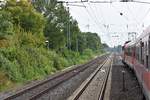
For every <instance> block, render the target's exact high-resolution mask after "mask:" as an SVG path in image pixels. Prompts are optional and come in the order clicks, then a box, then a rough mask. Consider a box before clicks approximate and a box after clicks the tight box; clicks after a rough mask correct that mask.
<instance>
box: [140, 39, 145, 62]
mask: <svg viewBox="0 0 150 100" xmlns="http://www.w3.org/2000/svg"><path fill="white" fill-rule="evenodd" d="M143 46H144V42H142V41H141V42H140V49H141V55H140V58H141V63H142V64H144V59H143V51H144V50H143Z"/></svg>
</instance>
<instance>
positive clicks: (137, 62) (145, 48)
mask: <svg viewBox="0 0 150 100" xmlns="http://www.w3.org/2000/svg"><path fill="white" fill-rule="evenodd" d="M122 60H123V62H124V63H126V64H127V65H128V66H129V67H130V68H131V69H132V70H133V71H134V72H135V74H136V77H137V79H138V82H139V84H140V86H141V87H142V90H143V94H144V95H145V98H146V100H150V27H148V28H147V29H146V30H144V31H143V33H142V35H140V37H138V38H137V39H136V40H134V41H127V42H126V43H125V44H124V46H123V57H122Z"/></svg>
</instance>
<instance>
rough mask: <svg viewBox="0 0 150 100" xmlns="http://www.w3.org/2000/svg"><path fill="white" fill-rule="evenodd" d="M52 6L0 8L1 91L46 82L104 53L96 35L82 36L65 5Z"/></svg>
mask: <svg viewBox="0 0 150 100" xmlns="http://www.w3.org/2000/svg"><path fill="white" fill-rule="evenodd" d="M49 2H51V3H47V2H45V0H36V2H34V3H31V2H28V0H20V1H18V2H16V0H7V2H6V4H5V5H2V6H1V7H0V8H1V9H0V80H1V81H0V90H5V89H6V88H8V87H10V86H14V85H15V84H17V83H24V82H27V81H30V80H35V79H40V78H43V77H44V76H46V75H49V74H52V73H54V72H56V71H58V70H61V69H63V68H65V67H68V66H71V65H75V64H80V63H84V62H86V61H88V60H89V59H91V58H92V57H94V55H96V54H101V53H103V46H102V44H101V40H100V37H99V36H98V35H97V34H96V33H90V32H87V33H85V32H81V31H80V29H79V27H78V23H77V21H76V20H74V19H73V18H72V17H71V16H70V14H69V12H68V11H67V10H66V9H65V7H64V6H63V5H62V4H58V3H57V1H56V0H50V1H49ZM68 19H69V20H68ZM68 23H70V30H71V36H70V39H71V40H70V41H69V42H70V47H69V46H68V38H67V36H66V33H67V30H68V26H67V25H68ZM45 41H49V43H48V42H47V43H45Z"/></svg>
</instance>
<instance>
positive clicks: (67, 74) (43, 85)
mask: <svg viewBox="0 0 150 100" xmlns="http://www.w3.org/2000/svg"><path fill="white" fill-rule="evenodd" d="M107 56H108V55H103V56H101V57H97V58H96V59H94V60H91V61H90V62H88V63H86V64H84V65H79V66H76V67H74V68H71V69H69V70H64V71H62V72H59V73H57V74H54V75H52V76H51V77H49V78H47V79H45V80H42V81H40V82H37V83H35V84H34V85H31V86H30V85H28V86H26V87H25V88H23V89H21V90H19V91H16V92H15V93H12V94H9V95H6V96H3V97H0V99H2V100H36V99H38V98H40V97H41V96H43V95H44V94H45V93H47V92H49V91H50V90H52V89H54V88H56V87H57V86H59V85H60V84H62V83H64V82H65V81H67V80H69V79H71V78H72V77H74V76H76V75H78V74H79V73H81V72H83V71H85V70H86V69H88V68H89V67H91V66H95V67H96V66H98V65H99V64H100V63H102V62H103V61H104V60H105V59H106V58H107Z"/></svg>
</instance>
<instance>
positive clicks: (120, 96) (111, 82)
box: [104, 56, 143, 100]
mask: <svg viewBox="0 0 150 100" xmlns="http://www.w3.org/2000/svg"><path fill="white" fill-rule="evenodd" d="M122 71H125V91H123V74H122ZM142 98H143V95H142V91H141V89H140V87H139V84H138V81H137V79H136V77H135V75H134V73H133V72H132V71H131V69H129V68H128V67H127V66H125V65H124V64H123V63H122V62H121V57H120V56H116V58H115V59H114V64H113V67H112V69H111V74H110V76H109V79H108V83H107V88H106V91H105V96H104V100H142Z"/></svg>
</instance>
